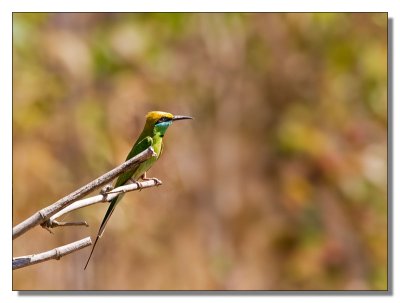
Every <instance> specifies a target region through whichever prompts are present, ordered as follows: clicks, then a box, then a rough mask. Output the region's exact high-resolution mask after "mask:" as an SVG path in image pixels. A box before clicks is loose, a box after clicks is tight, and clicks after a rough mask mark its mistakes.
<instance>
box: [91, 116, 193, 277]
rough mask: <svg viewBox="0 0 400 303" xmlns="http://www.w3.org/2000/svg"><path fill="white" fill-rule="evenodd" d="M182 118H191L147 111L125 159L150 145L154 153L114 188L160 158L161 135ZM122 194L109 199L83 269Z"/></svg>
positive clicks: (126, 174) (140, 174)
mask: <svg viewBox="0 0 400 303" xmlns="http://www.w3.org/2000/svg"><path fill="white" fill-rule="evenodd" d="M183 119H192V118H191V117H187V116H173V115H172V114H170V113H165V112H159V111H155V112H149V113H148V114H147V116H146V124H145V126H144V128H143V131H142V133H141V134H140V136H139V138H138V139H137V140H136V142H135V144H134V145H133V147H132V149H131V151H130V152H129V154H128V156H127V157H126V160H129V159H131V158H132V157H134V156H136V155H138V154H139V153H141V152H142V151H144V150H146V149H147V148H149V147H150V146H151V147H152V148H153V150H154V152H155V154H156V155H155V156H153V157H151V158H150V159H147V160H146V161H144V162H142V163H140V164H139V165H137V166H135V167H133V168H132V169H131V170H129V171H127V172H125V173H123V174H122V175H120V176H119V177H118V179H117V181H116V183H115V186H114V188H117V187H119V186H122V185H125V184H126V183H127V182H128V181H130V180H135V181H136V180H139V179H140V178H143V176H144V175H145V174H146V172H147V171H148V170H149V169H150V168H151V167H152V166H153V164H154V163H155V162H156V161H157V160H158V159H159V158H160V156H161V154H162V150H163V137H164V135H165V132H166V131H167V129H168V127H169V126H170V125H171V124H172V122H173V121H174V120H183ZM123 195H124V194H120V195H119V196H118V197H116V198H114V199H113V200H111V201H110V206H109V207H108V209H107V212H106V214H105V216H104V218H103V221H102V223H101V225H100V228H99V231H98V233H97V237H96V240H95V242H94V244H93V247H92V250H91V252H90V255H89V258H88V260H87V262H86V265H85V269H86V267H87V266H88V264H89V261H90V258H91V256H92V254H93V251H94V249H95V247H96V244H97V241H98V240H99V238H101V236H102V235H103V233H104V229H105V227H106V225H107V222H108V220H109V219H110V217H111V215H112V213H113V212H114V209H115V207H116V206H117V204H118V203H119V202H120V201H121V199H122V197H123Z"/></svg>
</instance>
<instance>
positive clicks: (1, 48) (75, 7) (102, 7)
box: [0, 0, 400, 303]
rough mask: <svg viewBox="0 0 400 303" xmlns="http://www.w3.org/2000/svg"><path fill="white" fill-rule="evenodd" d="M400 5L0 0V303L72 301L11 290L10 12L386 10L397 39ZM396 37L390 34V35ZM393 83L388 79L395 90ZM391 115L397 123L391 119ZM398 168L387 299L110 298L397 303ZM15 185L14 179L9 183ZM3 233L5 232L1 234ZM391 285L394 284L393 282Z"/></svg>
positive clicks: (311, 0)
mask: <svg viewBox="0 0 400 303" xmlns="http://www.w3.org/2000/svg"><path fill="white" fill-rule="evenodd" d="M399 3H400V1H397V0H392V1H390V0H379V1H376V0H374V1H372V0H368V1H366V0H346V1H345V0H338V1H315V0H306V1H304V0H303V1H300V0H290V1H284V0H283V1H268V0H247V1H245V0H206V1H204V0H203V1H194V0H141V1H129V0H125V1H118V0H113V1H79V2H78V1H69V2H66V1H63V2H61V1H51V0H47V1H44V0H35V1H32V0H23V1H21V0H19V1H18V0H16V1H12V0H9V1H5V0H2V1H0V25H1V27H0V28H1V35H0V79H1V81H0V140H1V142H0V186H1V190H0V195H1V199H0V203H1V212H0V213H1V220H0V224H1V226H2V230H3V232H2V233H0V237H1V238H0V243H6V244H7V245H6V246H5V247H2V249H0V254H1V255H0V269H1V275H0V277H1V278H0V279H1V282H0V291H1V292H0V298H1V301H2V302H15V301H29V302H41V303H43V302H49V301H54V300H57V302H60V303H61V302H70V300H73V299H75V298H77V297H70V296H57V297H53V296H48V297H42V296H19V295H18V293H17V292H11V282H12V279H11V262H10V261H11V230H10V228H11V175H12V167H11V154H12V136H11V135H12V134H11V131H12V130H11V123H12V116H11V104H12V103H11V102H12V99H11V91H12V79H11V70H12V62H11V45H12V41H11V38H12V36H11V34H12V24H11V20H12V19H11V17H12V16H11V14H12V12H13V11H19V12H24V11H37V12H40V11H221V12H222V11H271V12H274V11H275V12H279V11H298V12H304V11H382V12H384V11H388V12H389V17H390V18H394V22H393V23H394V29H393V31H394V33H396V34H397V37H399V32H400V27H399V22H400V21H399V20H400V7H399V6H400V5H399ZM394 36H396V35H394ZM393 38H394V43H393V46H394V68H393V76H394V79H399V77H398V76H399V60H398V50H399V49H400V47H399V40H400V39H399V38H397V39H396V37H393ZM395 83H396V81H395V80H394V81H393V84H394V86H395ZM397 92H398V89H397V90H396V86H395V87H394V94H393V96H394V100H393V110H394V113H393V117H394V121H393V126H394V129H393V133H394V138H393V139H394V142H393V155H395V154H396V152H397V154H399V150H400V146H399V144H400V129H399V124H400V119H399V117H400V112H399V108H400V107H399V106H396V100H395V99H396V96H397V95H398V94H397ZM396 117H397V119H396ZM399 173H400V167H399V162H398V161H396V159H394V163H393V177H394V180H393V210H394V214H393V248H394V250H393V257H394V260H393V263H394V264H393V265H394V267H393V287H394V289H393V292H394V294H393V295H392V296H365V295H364V296H354V295H353V296H340V297H339V298H338V297H336V296H324V297H322V298H321V296H315V295H314V296H313V295H311V296H293V295H292V296H276V295H266V296H260V295H258V296H252V297H247V296H243V295H240V296H231V295H230V296H205V295H200V296H195V297H191V298H188V297H187V296H171V295H168V296H163V297H160V296H151V295H147V296H134V297H132V296H129V295H127V296H118V297H115V298H114V296H113V298H112V299H113V300H118V301H119V302H131V301H132V300H138V299H140V301H145V302H154V301H156V300H159V299H162V300H164V301H166V302H174V303H175V302H186V301H188V300H190V301H193V302H194V301H204V300H205V299H206V300H210V301H216V300H223V301H225V300H226V301H228V300H229V302H243V301H246V302H247V301H249V300H250V301H253V302H254V301H257V302H264V301H266V300H268V301H269V302H285V303H286V302H296V303H299V302H300V303H301V302H321V299H322V301H323V302H337V300H340V301H341V302H346V301H351V302H353V301H354V302H362V303H368V302H378V301H379V302H400V282H399V281H398V280H399V274H397V275H396V273H400V266H399V263H398V262H396V261H397V260H398V258H397V259H395V256H396V255H399V254H400V249H399V241H398V240H397V241H396V236H397V238H398V236H399V235H398V233H396V232H399V230H400V228H399V227H400V221H399V220H396V219H399V218H400V214H399V209H400V208H399V207H396V203H395V201H396V200H399V198H400V192H399V190H400V187H399V186H396V185H398V184H397V183H398V182H397V183H396V181H397V180H398V179H399V178H398V177H399ZM15 182H17V180H16V181H15ZM7 231H9V232H7ZM395 282H397V285H396V283H395ZM80 299H83V300H85V301H94V300H95V301H96V302H98V303H100V302H109V301H110V299H111V297H110V296H101V293H97V294H96V295H95V296H90V297H87V296H86V297H84V298H82V297H80Z"/></svg>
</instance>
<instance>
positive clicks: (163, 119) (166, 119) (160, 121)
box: [157, 117, 168, 124]
mask: <svg viewBox="0 0 400 303" xmlns="http://www.w3.org/2000/svg"><path fill="white" fill-rule="evenodd" d="M167 121H168V118H167V117H162V118H160V119H158V121H157V124H158V123H162V122H167Z"/></svg>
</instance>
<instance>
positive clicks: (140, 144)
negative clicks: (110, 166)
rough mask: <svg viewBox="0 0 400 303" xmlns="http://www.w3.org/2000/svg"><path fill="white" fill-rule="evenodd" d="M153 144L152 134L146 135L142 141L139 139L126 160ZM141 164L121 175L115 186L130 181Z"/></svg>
mask: <svg viewBox="0 0 400 303" xmlns="http://www.w3.org/2000/svg"><path fill="white" fill-rule="evenodd" d="M152 144H153V139H152V138H151V137H150V136H147V137H144V138H143V139H142V140H141V141H139V142H138V143H137V144H135V145H134V146H133V147H132V149H131V151H130V152H129V154H128V156H127V157H126V160H129V159H130V158H132V157H134V156H136V155H137V154H140V153H141V152H142V151H144V150H146V149H147V148H149V147H150V146H151V145H152ZM139 165H140V164H137V165H136V166H134V167H133V168H132V169H130V170H128V171H127V172H124V173H123V174H122V175H120V176H119V177H118V179H117V182H116V183H115V187H118V186H121V185H124V184H125V183H126V182H128V180H129V179H130V178H132V176H133V174H134V172H135V171H136V169H137V168H138V166H139Z"/></svg>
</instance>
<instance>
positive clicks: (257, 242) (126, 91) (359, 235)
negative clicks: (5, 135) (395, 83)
mask: <svg viewBox="0 0 400 303" xmlns="http://www.w3.org/2000/svg"><path fill="white" fill-rule="evenodd" d="M150 110H164V111H169V112H172V113H175V114H185V115H192V116H194V117H195V120H193V121H184V122H178V123H176V124H174V125H173V126H172V127H171V128H170V129H169V130H168V133H167V135H166V137H165V149H164V154H163V157H162V158H161V160H160V161H158V162H157V164H156V165H155V166H154V167H153V168H152V169H151V170H150V171H149V175H150V176H155V177H158V178H159V179H161V180H162V181H163V185H162V186H161V187H158V188H151V189H146V190H143V191H141V192H134V193H129V194H127V195H126V196H125V198H124V200H123V202H122V203H120V204H119V206H118V208H117V209H116V211H115V212H114V215H113V217H112V218H111V220H110V222H109V224H108V227H107V229H106V232H105V234H104V236H103V238H102V239H101V241H100V242H99V244H98V246H97V249H96V251H95V254H94V257H93V259H92V262H91V264H90V265H89V268H88V270H86V271H83V266H84V264H85V261H86V258H87V257H88V254H89V248H86V249H84V250H81V251H79V252H76V253H74V254H72V255H69V256H66V257H65V258H62V259H61V260H60V261H50V262H46V263H42V264H38V265H35V266H31V267H28V268H24V269H20V270H16V271H14V272H13V288H14V289H15V290H24V289H42V290H43V289H58V290H68V289H80V290H85V289H124V290H128V289H146V290H159V289H160V290H163V289H175V290H198V289H209V290H214V289H230V290H237V289H250V290H258V289H266V290H338V289H341V290H347V289H379V290H384V289H386V288H387V283H388V282H387V262H388V260H387V241H388V237H387V209H388V205H387V202H388V201H387V14H384V13H357V14H342V13H329V14H328V13H324V14H321V13H320V14H310V13H307V14H278V13H274V14H197V13H196V14H166V13H165V14H153V13H152V14H127V13H126V14H116V13H113V14H109V13H99V14H38V13H35V14H26V13H15V14H14V17H13V223H14V225H15V224H17V223H19V222H21V221H22V220H23V219H25V218H26V217H28V216H30V215H31V214H32V213H34V212H35V211H37V210H39V209H40V208H42V207H45V206H47V205H49V204H50V203H52V202H54V201H55V200H57V199H59V198H61V197H63V196H64V195H66V194H68V193H70V192H72V191H73V190H75V189H76V188H78V187H80V186H81V185H83V184H85V183H87V182H88V181H91V180H92V179H94V178H96V177H98V176H99V175H101V174H103V173H104V172H106V171H108V170H109V169H111V168H113V167H114V166H116V165H117V164H119V163H121V162H123V161H124V159H125V157H126V154H127V153H128V152H129V150H130V148H131V145H132V144H133V142H134V141H135V139H136V137H137V136H138V135H139V133H140V131H141V129H142V126H143V123H144V116H145V114H146V113H147V112H148V111H150ZM106 208H107V205H96V206H92V207H89V208H86V209H83V210H78V211H76V212H74V213H71V214H69V215H67V216H66V217H65V218H64V219H65V220H66V221H74V220H76V221H79V220H87V221H88V222H89V224H90V228H85V227H66V228H59V229H55V230H54V235H51V234H50V233H48V232H47V231H45V230H44V229H42V228H40V227H36V228H34V229H33V230H31V231H29V232H28V233H26V234H24V235H23V236H21V237H20V238H18V239H16V240H15V241H14V243H13V255H14V256H20V255H26V254H32V253H37V252H42V251H45V250H49V249H52V248H54V247H56V246H60V245H64V244H67V243H70V242H73V241H76V240H78V239H81V238H84V237H86V236H88V235H90V236H92V237H93V236H95V234H96V232H97V229H98V226H99V224H100V222H101V220H102V218H103V215H104V213H105V211H106Z"/></svg>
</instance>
